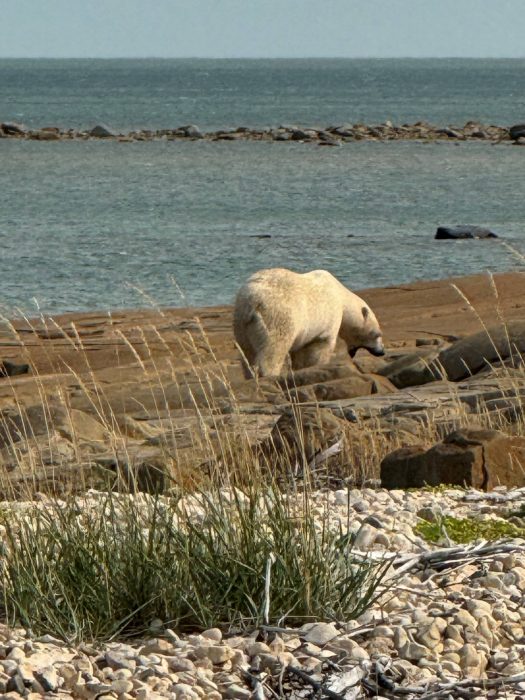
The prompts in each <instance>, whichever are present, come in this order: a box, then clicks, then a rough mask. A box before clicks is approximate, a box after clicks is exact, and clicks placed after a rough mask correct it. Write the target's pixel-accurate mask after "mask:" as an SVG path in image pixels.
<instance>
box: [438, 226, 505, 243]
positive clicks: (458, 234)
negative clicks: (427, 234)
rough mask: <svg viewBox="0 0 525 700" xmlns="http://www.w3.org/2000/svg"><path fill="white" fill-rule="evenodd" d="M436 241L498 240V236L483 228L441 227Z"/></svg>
mask: <svg viewBox="0 0 525 700" xmlns="http://www.w3.org/2000/svg"><path fill="white" fill-rule="evenodd" d="M434 238H435V239H436V240H459V239H464V238H498V235H497V234H496V233H494V232H493V231H490V230H489V229H488V228H482V227H481V226H439V227H438V229H437V231H436V235H435V236H434Z"/></svg>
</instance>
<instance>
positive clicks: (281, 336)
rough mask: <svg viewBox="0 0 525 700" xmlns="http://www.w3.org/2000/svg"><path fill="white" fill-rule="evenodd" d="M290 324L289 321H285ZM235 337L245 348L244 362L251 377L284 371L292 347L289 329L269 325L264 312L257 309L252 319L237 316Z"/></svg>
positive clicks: (240, 345)
mask: <svg viewBox="0 0 525 700" xmlns="http://www.w3.org/2000/svg"><path fill="white" fill-rule="evenodd" d="M283 327H284V328H287V324H283ZM235 337H236V339H237V343H238V345H239V347H240V349H241V351H242V355H243V358H242V364H243V370H244V375H245V377H246V378H247V379H250V378H253V377H254V376H255V375H256V374H257V375H258V376H259V377H273V376H277V375H279V374H280V372H281V370H282V368H283V365H284V363H285V361H286V358H287V355H288V351H289V349H290V345H291V340H290V338H289V337H288V333H287V332H286V331H285V332H280V331H279V330H278V329H276V328H268V326H267V325H266V323H265V321H264V319H263V317H262V315H261V314H260V313H259V312H255V313H254V314H253V315H252V317H251V318H250V320H249V321H248V322H247V323H246V322H242V321H240V320H236V323H235Z"/></svg>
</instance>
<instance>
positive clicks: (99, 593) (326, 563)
mask: <svg viewBox="0 0 525 700" xmlns="http://www.w3.org/2000/svg"><path fill="white" fill-rule="evenodd" d="M228 496H229V497H228ZM2 524H3V526H4V527H5V529H6V538H5V551H4V556H3V561H2V580H3V608H4V611H3V612H4V614H5V616H6V618H7V620H8V621H9V622H11V623H19V624H22V625H24V626H26V627H29V628H31V629H32V630H33V631H34V632H37V633H44V632H49V633H51V634H54V635H56V636H59V637H61V638H63V639H66V640H69V641H73V640H81V639H108V638H112V637H115V636H117V635H123V634H126V635H133V634H140V633H143V632H144V631H145V630H147V628H148V626H149V624H150V623H151V621H152V620H153V619H158V618H160V619H161V620H163V621H164V622H165V624H166V625H169V626H171V627H172V628H174V629H177V630H183V631H184V630H199V629H203V628H207V627H210V626H220V627H222V628H226V629H231V628H232V627H234V628H235V629H243V628H246V627H253V626H258V625H260V624H261V623H263V622H265V623H279V624H284V623H285V622H286V623H288V624H292V623H302V622H305V621H312V620H348V619H351V618H354V617H356V616H358V615H360V614H361V613H362V612H363V611H364V610H366V609H367V608H368V607H369V606H370V605H371V604H372V603H373V602H374V601H375V600H376V599H377V598H378V596H379V589H378V586H379V584H380V583H381V581H382V580H383V578H384V576H385V573H386V570H387V564H386V563H381V562H374V561H369V560H367V559H366V558H364V559H363V557H362V556H354V554H353V552H352V536H351V535H349V534H347V533H346V532H345V531H343V529H342V528H341V527H340V526H338V527H337V528H334V527H332V525H331V523H330V522H329V518H328V515H326V516H324V518H322V520H321V522H319V521H318V519H316V518H315V517H314V515H313V514H312V512H311V509H310V507H309V504H308V503H307V502H306V501H304V500H302V498H301V496H300V495H297V496H296V497H295V498H287V497H286V496H285V495H284V494H283V493H281V492H280V491H279V490H277V489H276V488H271V487H266V488H253V489H252V490H251V491H250V492H249V493H247V494H245V493H242V492H239V491H237V490H232V491H229V492H227V493H226V492H225V491H224V490H222V491H221V490H218V489H216V490H214V491H211V492H207V493H200V494H198V495H194V496H192V497H191V499H190V500H188V498H184V499H165V498H160V497H130V496H127V495H126V496H125V495H118V494H114V493H108V494H106V495H105V496H103V497H101V498H100V499H98V500H97V501H95V502H93V501H91V503H89V502H88V503H84V504H83V505H82V507H80V504H79V503H78V502H74V501H70V502H66V503H60V502H58V501H52V502H51V503H49V504H48V505H47V506H46V507H42V506H40V507H37V506H31V507H30V508H29V509H24V510H23V511H5V513H4V514H3V516H2Z"/></svg>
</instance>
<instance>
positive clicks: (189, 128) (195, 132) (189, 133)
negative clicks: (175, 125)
mask: <svg viewBox="0 0 525 700" xmlns="http://www.w3.org/2000/svg"><path fill="white" fill-rule="evenodd" d="M179 128H180V130H181V131H183V132H184V136H186V137H187V138H190V139H203V138H204V134H203V133H202V131H201V130H200V129H199V127H198V126H195V124H187V125H186V126H181V127H179Z"/></svg>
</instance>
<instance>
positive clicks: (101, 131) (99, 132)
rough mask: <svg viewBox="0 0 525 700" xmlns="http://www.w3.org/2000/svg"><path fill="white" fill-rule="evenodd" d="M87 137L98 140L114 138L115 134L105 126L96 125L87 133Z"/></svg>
mask: <svg viewBox="0 0 525 700" xmlns="http://www.w3.org/2000/svg"><path fill="white" fill-rule="evenodd" d="M89 135H90V136H96V138H99V139H103V138H107V137H108V136H116V134H115V132H114V131H111V129H110V128H109V127H108V126H106V125H105V124H97V125H96V126H94V127H93V128H92V129H91V131H90V132H89Z"/></svg>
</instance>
